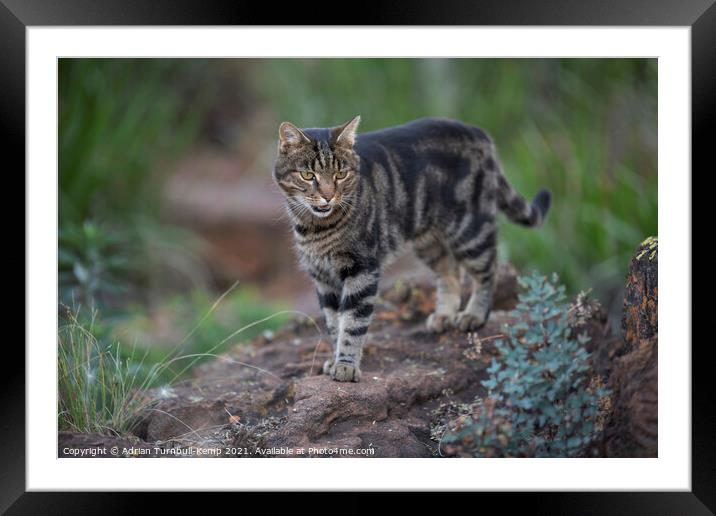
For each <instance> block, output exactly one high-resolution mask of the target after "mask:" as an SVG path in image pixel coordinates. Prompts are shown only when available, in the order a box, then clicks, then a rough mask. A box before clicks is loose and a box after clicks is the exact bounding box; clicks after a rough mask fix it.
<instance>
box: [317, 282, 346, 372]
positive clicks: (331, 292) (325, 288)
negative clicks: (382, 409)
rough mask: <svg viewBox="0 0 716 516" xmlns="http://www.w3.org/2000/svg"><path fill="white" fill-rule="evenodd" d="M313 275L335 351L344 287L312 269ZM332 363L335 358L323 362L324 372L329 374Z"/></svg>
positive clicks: (332, 347) (329, 336) (319, 302)
mask: <svg viewBox="0 0 716 516" xmlns="http://www.w3.org/2000/svg"><path fill="white" fill-rule="evenodd" d="M311 276H312V277H313V282H314V284H315V285H316V294H317V296H318V304H319V306H320V307H321V311H322V312H323V317H324V319H325V322H326V330H327V331H328V338H329V339H330V342H331V349H332V350H333V351H334V352H335V349H336V340H337V339H338V308H339V306H340V302H341V291H342V287H341V286H339V285H338V284H337V282H336V281H333V280H332V279H328V278H325V277H323V276H322V275H321V274H320V273H319V272H317V271H311ZM332 365H333V359H330V360H326V362H325V363H324V364H323V372H324V373H325V374H328V373H329V371H330V368H331V366H332Z"/></svg>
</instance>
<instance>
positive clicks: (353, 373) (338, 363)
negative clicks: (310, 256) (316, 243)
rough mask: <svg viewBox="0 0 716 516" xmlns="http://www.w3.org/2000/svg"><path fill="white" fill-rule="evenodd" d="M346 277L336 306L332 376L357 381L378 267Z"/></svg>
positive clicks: (374, 294) (368, 268)
mask: <svg viewBox="0 0 716 516" xmlns="http://www.w3.org/2000/svg"><path fill="white" fill-rule="evenodd" d="M354 272H355V273H354V274H352V275H351V276H349V277H345V279H344V283H343V292H342V294H341V300H340V304H339V307H338V338H337V340H336V353H335V356H334V361H333V365H332V366H331V367H330V369H329V373H330V375H331V378H333V379H334V380H337V381H339V382H358V381H360V377H361V370H360V361H361V353H362V350H363V342H364V341H365V337H366V334H367V333H368V326H369V325H370V321H371V318H372V316H373V307H374V305H375V297H376V295H377V293H378V279H379V273H378V269H377V268H373V267H366V268H361V269H360V270H357V271H354Z"/></svg>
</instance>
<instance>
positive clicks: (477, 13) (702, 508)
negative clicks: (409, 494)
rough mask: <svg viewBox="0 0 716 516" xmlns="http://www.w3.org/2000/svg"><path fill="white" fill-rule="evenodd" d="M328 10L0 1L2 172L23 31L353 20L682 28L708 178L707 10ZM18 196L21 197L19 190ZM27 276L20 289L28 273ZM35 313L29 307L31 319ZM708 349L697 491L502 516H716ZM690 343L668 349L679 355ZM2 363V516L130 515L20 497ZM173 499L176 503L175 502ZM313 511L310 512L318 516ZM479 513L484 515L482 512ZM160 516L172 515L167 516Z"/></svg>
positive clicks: (681, 4) (113, 503)
mask: <svg viewBox="0 0 716 516" xmlns="http://www.w3.org/2000/svg"><path fill="white" fill-rule="evenodd" d="M332 7H335V3H333V4H331V3H328V2H326V3H324V2H318V3H316V2H311V3H310V6H308V8H307V6H306V4H302V3H295V4H291V3H281V7H280V8H276V5H266V4H265V3H264V4H262V3H260V2H247V1H243V0H235V1H233V2H225V3H219V2H212V1H203V2H199V1H184V0H144V1H142V0H101V1H100V0H61V1H60V0H0V69H1V70H2V80H0V106H1V107H0V127H1V128H2V129H1V130H2V137H1V138H0V141H1V142H2V146H3V147H4V148H5V152H4V154H5V158H6V159H5V162H6V163H7V158H8V157H11V156H12V157H14V158H16V160H14V162H15V163H17V167H22V169H24V167H25V71H26V70H25V66H26V62H25V60H26V54H25V51H26V39H25V30H26V29H27V28H28V27H31V26H61V25H195V26H196V25H298V24H303V23H305V24H309V25H322V24H325V25H334V24H335V25H342V24H344V23H345V21H346V20H350V21H351V22H353V24H356V25H559V26H567V25H573V26H589V25H606V26H615V25H620V26H624V25H636V26H653V25H656V26H689V27H691V45H692V47H691V49H692V55H691V59H692V61H691V71H692V162H693V166H692V168H693V169H697V168H703V169H704V170H703V173H706V172H707V170H706V167H707V166H708V167H709V169H712V168H713V165H712V164H708V165H707V163H708V162H707V160H708V159H709V157H710V156H709V155H710V153H711V147H713V143H712V141H711V139H710V138H709V135H708V132H707V127H708V125H707V124H709V122H711V124H713V120H715V119H716V109H715V108H716V94H715V92H716V5H714V0H663V1H659V2H656V1H653V0H602V1H599V0H594V1H592V2H575V1H574V0H551V1H532V2H528V1H524V0H490V1H469V0H466V1H456V0H441V1H440V2H428V1H415V2H411V3H405V4H390V5H378V4H376V5H375V6H374V7H372V8H367V7H366V6H365V5H363V6H356V8H355V12H354V13H352V14H351V15H350V16H348V15H345V14H344V15H341V16H339V15H337V14H335V13H337V12H338V11H336V10H335V9H333V8H332ZM330 13H333V18H334V19H329V18H330ZM9 168H10V167H8V169H9ZM8 172H9V170H8ZM671 172H673V173H675V174H679V175H680V176H682V177H685V176H686V174H688V171H671ZM671 172H670V173H671ZM14 175H16V176H19V174H14ZM692 177H694V174H693V173H692ZM21 188H22V189H23V191H24V181H23V184H22V186H21ZM692 191H693V190H692ZM14 218H17V217H16V216H15V217H14ZM23 253H24V252H23ZM24 258H26V257H24ZM16 259H17V258H16ZM23 263H24V260H23ZM25 271H26V278H27V274H29V271H28V270H27V269H25ZM31 308H32V307H26V309H27V310H30V309H31ZM708 342H709V341H708V340H705V341H702V342H699V343H698V344H697V345H695V346H693V347H692V371H693V379H692V381H693V384H692V394H693V400H692V457H691V465H692V491H690V492H640V493H627V492H619V493H616V492H615V493H611V492H610V493H604V492H594V493H539V494H537V493H531V494H526V495H510V496H508V497H502V499H501V500H500V504H501V509H502V510H505V508H509V507H510V506H511V505H513V504H521V503H522V502H523V501H524V498H525V497H529V498H534V497H538V498H539V502H537V501H534V500H529V503H530V504H531V505H532V509H530V512H533V513H534V512H538V513H549V514H555V513H560V512H569V513H578V514H713V513H714V511H716V490H715V489H714V486H716V460H715V459H716V454H715V452H714V450H715V449H716V446H714V434H715V433H716V432H715V431H716V423H715V422H714V413H715V412H716V411H715V409H714V404H713V402H712V401H711V400H710V399H709V398H710V394H711V392H713V390H712V386H713V381H712V380H711V378H713V374H712V373H711V374H709V373H710V371H708V369H710V368H711V362H710V361H709V360H707V358H706V353H707V351H706V348H707V345H708ZM690 344H691V343H689V342H682V343H670V345H679V346H688V345H690ZM13 354H15V355H17V356H13ZM3 357H4V363H5V364H4V365H5V367H4V368H3V374H2V375H0V382H1V385H2V400H3V401H2V405H1V406H2V411H1V412H0V511H6V510H7V511H8V514H26V513H27V514H74V513H78V514H79V513H83V514H84V513H86V514H93V513H99V512H100V511H101V512H102V513H107V512H110V513H111V512H121V513H125V512H129V511H134V510H136V509H137V507H138V504H139V503H140V502H138V501H137V498H136V495H134V494H132V495H122V494H119V493H110V494H108V493H87V494H80V493H35V492H33V493H26V492H25V451H26V444H27V443H26V440H25V385H26V380H27V378H26V377H25V355H24V352H23V351H22V350H21V349H20V348H19V346H17V345H16V344H14V345H10V343H8V344H7V345H6V347H5V349H4V352H3ZM242 496H243V495H242ZM484 496H487V495H484ZM172 498H173V499H174V500H175V501H179V503H183V502H182V501H181V500H182V498H181V497H178V496H173V497H172ZM505 498H507V499H505ZM349 500H350V501H349V502H347V503H348V505H351V506H354V507H356V508H357V507H359V506H362V507H364V508H367V506H368V504H367V503H359V502H358V501H357V500H358V497H357V495H352V496H351V497H350V499H349ZM354 500H355V503H353V501H354ZM272 503H273V502H272ZM311 505H312V506H314V507H315V508H316V509H317V510H318V509H319V507H320V505H314V504H311ZM274 508H275V507H274ZM475 508H476V509H478V510H479V508H478V507H477V506H475ZM167 510H169V506H166V507H165V511H163V512H166V511H167Z"/></svg>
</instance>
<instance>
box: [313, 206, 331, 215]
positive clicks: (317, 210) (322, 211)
mask: <svg viewBox="0 0 716 516" xmlns="http://www.w3.org/2000/svg"><path fill="white" fill-rule="evenodd" d="M311 209H312V210H313V211H314V212H315V213H320V214H321V215H327V214H328V212H330V211H331V210H332V209H333V206H331V205H330V204H328V205H326V206H311Z"/></svg>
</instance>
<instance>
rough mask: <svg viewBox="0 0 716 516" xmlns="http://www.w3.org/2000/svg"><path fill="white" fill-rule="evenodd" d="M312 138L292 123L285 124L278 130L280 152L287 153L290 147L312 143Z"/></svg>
mask: <svg viewBox="0 0 716 516" xmlns="http://www.w3.org/2000/svg"><path fill="white" fill-rule="evenodd" d="M310 141H311V140H310V138H309V137H308V136H306V134H305V133H304V132H303V131H301V130H300V129H299V128H298V127H296V126H295V125H293V124H292V123H291V122H283V123H282V124H281V125H280V126H279V128H278V150H279V152H286V151H287V150H288V148H289V147H295V146H297V145H303V144H306V143H310Z"/></svg>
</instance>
